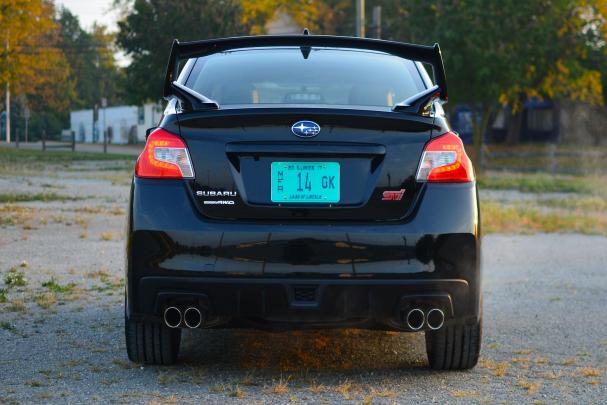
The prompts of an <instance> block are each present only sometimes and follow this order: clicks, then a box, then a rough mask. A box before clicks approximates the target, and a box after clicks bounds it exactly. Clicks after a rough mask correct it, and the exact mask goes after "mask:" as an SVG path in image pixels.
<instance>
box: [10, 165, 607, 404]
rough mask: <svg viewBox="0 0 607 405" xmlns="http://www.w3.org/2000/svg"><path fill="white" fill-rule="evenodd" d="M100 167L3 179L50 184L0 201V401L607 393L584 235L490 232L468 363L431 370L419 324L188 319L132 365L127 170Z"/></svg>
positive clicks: (603, 344) (597, 291)
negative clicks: (377, 328)
mask: <svg viewBox="0 0 607 405" xmlns="http://www.w3.org/2000/svg"><path fill="white" fill-rule="evenodd" d="M105 165H106V166H101V164H96V163H87V164H84V163H79V164H71V165H63V166H61V167H60V168H52V169H49V170H48V171H47V172H46V173H45V174H44V175H35V176H34V175H27V176H26V175H24V174H23V173H21V174H16V175H14V176H11V175H9V176H2V177H0V193H1V194H10V193H41V192H42V193H54V195H55V197H54V198H52V199H51V200H55V201H31V202H20V203H13V204H0V273H1V280H0V288H1V289H2V291H3V293H2V294H1V295H0V403H21V402H23V403H31V402H44V403H49V402H52V403H91V402H115V403H190V402H191V403H221V404H224V403H232V402H234V403H235V402H243V403H344V402H348V401H349V402H351V403H403V402H409V401H415V402H437V403H447V402H448V403H496V402H503V403H521V402H533V401H536V402H538V403H555V402H559V403H560V402H565V403H571V402H576V403H583V404H586V403H606V402H607V385H606V383H607V379H606V377H605V371H606V369H607V316H605V309H606V308H607V269H606V266H607V238H605V237H593V236H582V235H575V234H566V235H563V234H552V235H545V234H540V235H532V236H520V235H518V236H506V235H489V236H486V237H485V238H484V240H483V243H484V246H483V248H484V256H483V269H484V280H483V282H484V342H483V343H484V346H483V350H482V353H481V360H480V363H479V366H478V367H477V368H476V369H474V370H472V371H470V372H450V373H449V372H434V371H429V370H428V369H427V364H426V358H425V351H424V346H423V335H421V334H397V333H386V332H367V331H359V330H346V331H317V332H292V333H267V332H258V331H249V330H242V331H221V330H220V331H204V332H199V331H195V332H191V331H186V332H187V333H185V334H184V340H183V349H182V352H181V357H180V362H179V364H178V365H176V366H174V367H141V366H139V365H133V364H131V363H130V362H128V360H127V358H126V351H125V347H124V337H123V315H122V314H123V306H122V295H123V281H122V274H123V270H122V267H123V229H124V212H125V208H126V204H127V197H128V174H127V172H126V171H125V170H124V169H121V168H120V167H114V166H115V164H113V163H105ZM62 196H64V197H78V198H79V199H76V200H66V201H60V200H61V197H62ZM11 269H12V270H11ZM23 278H25V279H26V280H23ZM7 280H9V284H8V285H7V284H6V281H7ZM16 284H25V285H22V286H19V285H16ZM2 301H5V302H3V303H2Z"/></svg>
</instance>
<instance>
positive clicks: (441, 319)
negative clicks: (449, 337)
mask: <svg viewBox="0 0 607 405" xmlns="http://www.w3.org/2000/svg"><path fill="white" fill-rule="evenodd" d="M426 323H427V325H428V328H430V329H432V330H437V329H440V328H442V327H443V324H444V323H445V313H444V312H443V311H442V310H441V309H438V308H432V309H431V310H430V311H428V315H426Z"/></svg>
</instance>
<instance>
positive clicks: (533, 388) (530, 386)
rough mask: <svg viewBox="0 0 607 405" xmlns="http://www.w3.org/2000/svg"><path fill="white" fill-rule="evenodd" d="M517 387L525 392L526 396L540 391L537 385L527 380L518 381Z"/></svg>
mask: <svg viewBox="0 0 607 405" xmlns="http://www.w3.org/2000/svg"><path fill="white" fill-rule="evenodd" d="M518 385H519V387H521V388H523V389H525V390H527V394H529V395H533V394H535V393H536V392H537V391H538V390H539V389H540V384H539V383H534V382H530V381H527V380H519V382H518Z"/></svg>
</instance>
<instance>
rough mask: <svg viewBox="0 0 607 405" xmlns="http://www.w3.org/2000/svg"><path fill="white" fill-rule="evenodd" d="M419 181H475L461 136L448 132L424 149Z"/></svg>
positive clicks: (418, 170) (418, 175) (417, 176)
mask: <svg viewBox="0 0 607 405" xmlns="http://www.w3.org/2000/svg"><path fill="white" fill-rule="evenodd" d="M416 179H417V181H424V182H430V183H431V182H437V183H466V182H470V181H474V168H473V167H472V162H471V161H470V158H469V157H468V155H466V150H465V149H464V144H463V143H462V140H461V139H460V137H459V136H457V135H455V134H454V133H453V132H447V133H445V134H443V135H441V136H439V137H437V138H434V139H432V140H431V141H430V142H429V143H428V144H427V145H426V147H425V148H424V153H423V154H422V159H421V162H420V164H419V169H417V175H416Z"/></svg>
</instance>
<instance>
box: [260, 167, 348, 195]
mask: <svg viewBox="0 0 607 405" xmlns="http://www.w3.org/2000/svg"><path fill="white" fill-rule="evenodd" d="M271 181H272V202H277V203H326V204H330V203H336V202H339V163H337V162H272V180H271Z"/></svg>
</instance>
